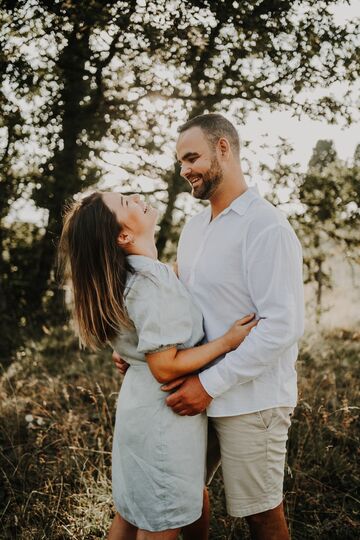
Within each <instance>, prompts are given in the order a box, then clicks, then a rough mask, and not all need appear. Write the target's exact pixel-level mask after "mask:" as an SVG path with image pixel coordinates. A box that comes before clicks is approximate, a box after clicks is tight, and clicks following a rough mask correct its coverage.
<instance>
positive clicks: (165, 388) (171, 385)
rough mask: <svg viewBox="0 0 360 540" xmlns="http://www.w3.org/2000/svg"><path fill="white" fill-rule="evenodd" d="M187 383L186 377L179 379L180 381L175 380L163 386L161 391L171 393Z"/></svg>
mask: <svg viewBox="0 0 360 540" xmlns="http://www.w3.org/2000/svg"><path fill="white" fill-rule="evenodd" d="M185 381H186V377H179V378H178V379H175V380H174V381H171V382H169V383H166V384H163V385H162V386H161V390H163V391H164V392H170V390H174V388H177V387H178V386H180V385H181V384H182V383H183V382H185Z"/></svg>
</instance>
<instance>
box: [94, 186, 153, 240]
mask: <svg viewBox="0 0 360 540" xmlns="http://www.w3.org/2000/svg"><path fill="white" fill-rule="evenodd" d="M102 197H103V201H104V203H105V204H106V206H107V207H108V208H109V209H110V210H111V211H112V212H114V213H115V215H116V218H117V221H118V223H120V224H121V225H122V226H123V227H125V228H126V229H128V230H129V231H131V232H132V233H133V234H134V235H135V236H138V235H142V234H143V233H149V231H154V230H155V225H156V221H157V217H158V211H157V210H156V209H155V208H153V207H152V206H151V205H150V204H149V203H145V202H144V201H143V200H142V199H141V197H140V195H137V194H134V195H122V194H121V193H111V192H106V193H104V194H103V196H102Z"/></svg>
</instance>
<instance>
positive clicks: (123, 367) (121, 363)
mask: <svg viewBox="0 0 360 540" xmlns="http://www.w3.org/2000/svg"><path fill="white" fill-rule="evenodd" d="M112 359H113V362H114V364H115V367H116V369H118V370H119V371H120V373H121V375H125V373H126V371H127V368H128V367H129V364H128V363H127V362H125V360H123V359H122V358H121V356H120V355H119V354H118V353H117V352H116V351H113V353H112Z"/></svg>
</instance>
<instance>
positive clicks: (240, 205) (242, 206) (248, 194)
mask: <svg viewBox="0 0 360 540" xmlns="http://www.w3.org/2000/svg"><path fill="white" fill-rule="evenodd" d="M259 197H260V193H259V190H258V188H257V186H251V187H249V188H248V189H247V190H246V191H245V192H244V193H242V194H241V195H239V197H237V198H236V199H234V200H233V201H232V203H231V204H229V206H228V207H227V208H225V209H224V210H223V211H222V212H221V213H220V214H219V215H218V216H217V218H218V217H220V216H225V215H226V214H228V213H229V212H230V210H233V211H234V212H236V213H237V214H239V216H243V215H244V214H245V213H246V211H247V209H248V208H249V206H250V204H251V203H252V202H253V201H254V200H255V199H258V198H259ZM204 218H205V221H206V222H208V221H210V219H211V205H210V204H209V206H208V207H207V208H206V211H205V212H204Z"/></svg>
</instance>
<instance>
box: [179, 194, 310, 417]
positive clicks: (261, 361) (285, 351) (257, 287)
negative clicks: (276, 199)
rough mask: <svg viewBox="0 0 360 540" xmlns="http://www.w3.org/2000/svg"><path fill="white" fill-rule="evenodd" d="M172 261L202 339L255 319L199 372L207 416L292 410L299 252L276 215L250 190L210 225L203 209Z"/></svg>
mask: <svg viewBox="0 0 360 540" xmlns="http://www.w3.org/2000/svg"><path fill="white" fill-rule="evenodd" d="M177 260H178V268H179V277H180V279H181V281H182V282H183V283H184V284H185V286H186V287H187V288H188V290H189V291H190V292H191V294H192V296H193V299H194V301H195V302H197V304H198V305H199V307H200V309H201V310H202V313H203V316H204V330H205V333H206V337H207V339H208V340H209V341H211V340H213V339H216V338H217V337H219V336H221V335H222V334H224V333H225V332H226V331H227V330H228V329H229V327H230V326H231V324H232V323H234V321H235V320H236V319H240V318H242V317H244V316H245V315H247V314H249V313H256V316H257V318H261V320H260V321H259V323H258V325H257V327H255V328H253V329H252V330H251V332H250V334H249V335H248V336H247V337H246V338H245V340H244V341H243V343H242V344H241V345H240V346H239V347H238V348H237V349H236V350H234V351H231V352H230V353H228V354H226V355H225V356H223V357H220V358H218V359H217V361H216V362H215V363H214V364H213V365H211V366H210V367H208V368H207V369H205V370H203V371H202V372H201V373H200V375H199V376H200V381H201V384H202V385H203V386H204V388H205V390H206V391H207V392H208V394H209V395H210V396H212V397H213V398H214V399H213V401H212V402H211V404H210V406H209V408H208V411H207V412H208V415H209V416H234V415H238V414H245V413H250V412H255V411H260V410H263V409H268V408H271V407H279V406H290V407H294V406H295V405H296V399H297V377H296V370H295V362H296V358H297V354H298V348H297V341H298V339H299V338H300V337H301V335H302V334H303V329H304V296H303V280H302V253H301V246H300V243H299V241H298V239H297V237H296V235H295V233H294V231H293V229H292V228H291V226H290V224H289V223H288V221H287V220H286V218H285V217H284V216H283V214H282V213H281V212H280V211H279V210H277V209H276V208H275V207H274V206H272V205H271V204H270V203H268V202H267V201H265V200H264V199H263V198H262V197H261V196H260V195H259V194H258V192H257V190H256V188H250V189H248V190H247V191H246V192H245V193H243V194H242V195H241V196H240V197H238V198H237V199H235V200H234V201H233V202H232V203H231V204H230V206H229V207H228V208H226V209H225V210H224V211H223V212H222V213H221V214H219V215H218V216H217V217H216V218H215V219H214V220H212V221H211V208H210V206H209V207H207V208H206V209H205V210H204V211H203V212H201V213H200V214H198V215H197V216H195V217H193V218H192V219H191V220H190V221H189V222H188V223H187V224H186V225H185V227H184V229H183V231H182V234H181V237H180V240H179V247H178V256H177ZM220 360H221V361H220Z"/></svg>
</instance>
